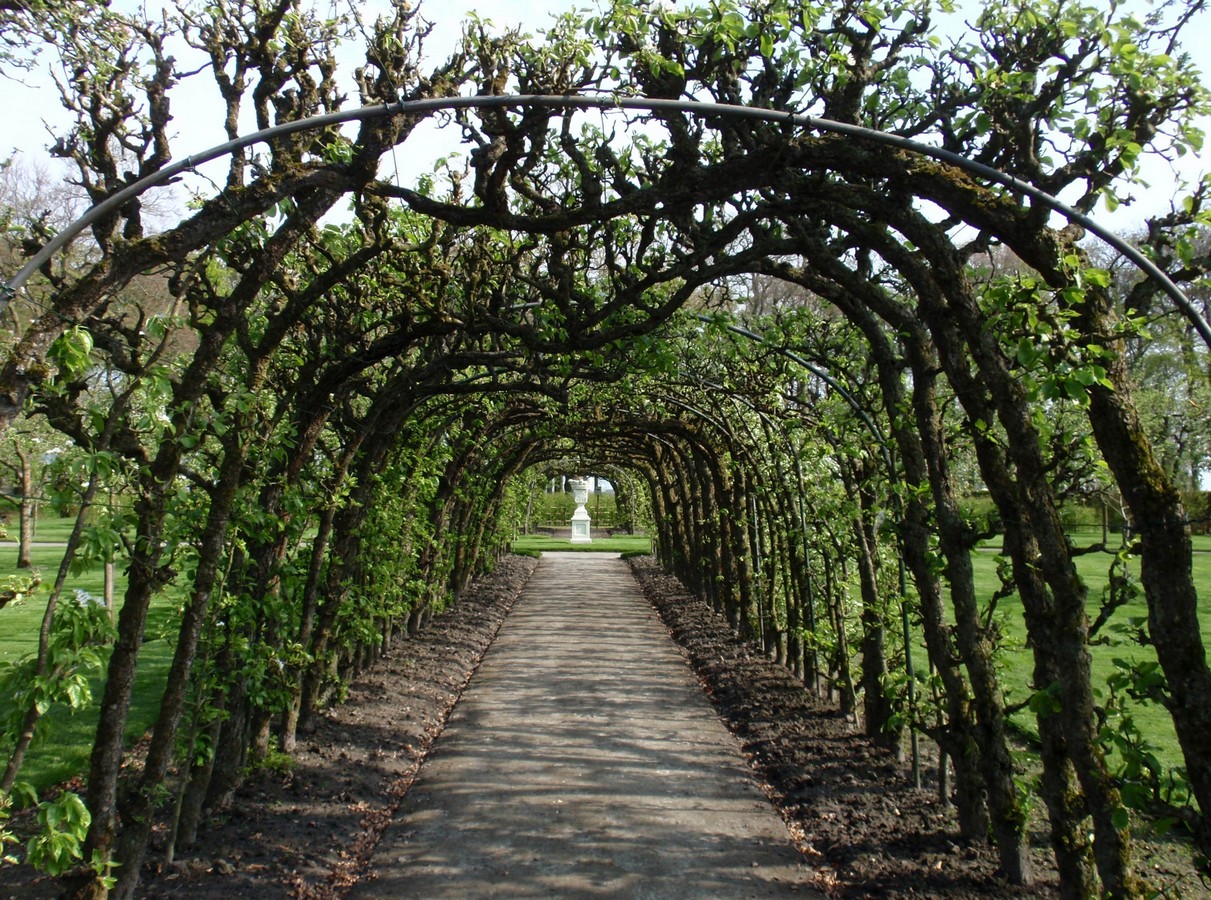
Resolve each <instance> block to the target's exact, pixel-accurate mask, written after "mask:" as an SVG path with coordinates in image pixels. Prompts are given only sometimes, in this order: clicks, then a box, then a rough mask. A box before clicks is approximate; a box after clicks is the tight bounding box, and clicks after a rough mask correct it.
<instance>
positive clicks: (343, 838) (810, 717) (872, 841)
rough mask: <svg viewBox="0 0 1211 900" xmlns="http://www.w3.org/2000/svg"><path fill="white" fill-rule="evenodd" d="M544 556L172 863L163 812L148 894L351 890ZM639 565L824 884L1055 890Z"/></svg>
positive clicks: (0, 882)
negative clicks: (999, 862)
mask: <svg viewBox="0 0 1211 900" xmlns="http://www.w3.org/2000/svg"><path fill="white" fill-rule="evenodd" d="M534 565H535V560H533V559H530V558H526V557H519V556H512V557H508V558H506V559H504V560H502V561H501V562H500V564H499V565H498V566H497V568H496V570H495V571H494V572H493V573H492V574H491V575H490V576H488V577H486V578H484V579H481V580H480V581H478V582H476V583H475V584H474V585H473V586H472V587H471V588H470V589H469V590H468V591H467V592H466V593H465V595H464V596H463V597H462V599H461V600H460V602H459V603H458V604H457V605H456V606H454V607H452V608H451V609H449V610H448V611H446V612H445V613H443V614H442V615H441V616H438V617H437V618H435V619H434V620H433V621H432V622H431V623H430V625H429V626H428V628H426V629H425V630H424V631H423V632H421V633H419V634H417V635H413V636H410V637H407V638H404V639H401V640H400V641H398V642H397V643H396V644H395V645H394V646H393V647H392V648H391V649H390V650H389V652H388V653H387V654H386V656H385V657H384V658H383V659H382V660H381V661H380V662H379V663H378V664H377V665H376V666H375V667H374V668H373V669H372V670H371V671H370V672H368V673H367V674H366V675H365V676H363V677H362V678H360V679H359V680H358V681H356V682H355V683H354V684H353V685H352V686H351V688H350V690H349V696H348V700H347V701H346V702H345V703H344V704H342V705H341V706H339V707H335V708H333V709H331V710H329V711H328V712H326V713H325V714H324V715H322V716H320V717H319V718H318V725H317V728H316V730H315V731H314V732H313V733H312V734H309V735H306V736H302V737H300V741H299V746H298V749H297V751H296V754H295V758H294V761H293V764H292V765H291V766H290V767H289V770H277V771H273V770H267V769H266V770H261V771H259V772H257V773H255V774H254V775H253V776H252V777H250V778H249V780H248V782H247V783H246V784H245V785H244V787H243V788H242V789H241V791H240V793H239V795H238V798H237V801H236V803H235V804H234V806H233V807H232V808H231V809H229V810H225V811H224V812H223V813H221V814H220V815H216V816H215V817H213V818H212V820H211V821H210V822H209V823H208V826H207V827H205V828H204V829H203V830H202V832H201V833H200V835H199V843H198V845H197V846H196V847H194V848H192V849H191V850H190V851H189V852H188V854H179V855H178V858H177V860H176V861H175V862H174V863H173V864H172V865H171V866H167V867H166V866H163V865H162V862H160V861H162V859H163V851H164V848H163V846H162V839H163V834H164V828H163V826H161V827H160V828H158V829H157V832H156V834H157V836H158V838H159V840H160V841H161V843H160V844H157V845H156V846H154V847H153V851H152V853H151V854H150V855H149V859H150V860H152V862H151V863H150V864H149V866H148V868H147V871H146V872H145V873H144V876H143V883H142V887H141V889H140V892H139V895H140V896H141V897H147V898H169V897H171V898H196V900H219V898H222V900H230V898H234V897H256V898H258V900H275V898H299V900H314V898H325V900H327V898H339V897H343V896H344V895H345V893H346V892H347V890H348V888H349V886H350V885H352V884H355V883H356V882H357V881H359V880H360V879H361V878H362V877H363V876H365V875H366V874H367V866H368V861H369V859H370V857H371V855H372V853H373V850H374V847H375V845H376V844H377V842H378V839H379V837H380V836H381V834H382V831H383V829H384V828H385V827H386V825H387V823H388V822H389V821H390V820H391V817H392V815H393V814H394V812H395V810H396V809H397V808H398V806H399V804H400V801H401V799H402V797H403V796H404V793H405V792H406V791H407V789H408V786H409V785H410V784H411V783H412V779H413V777H414V776H415V774H416V771H417V769H418V768H419V766H420V764H421V762H422V761H423V759H424V756H425V754H426V752H427V751H428V749H429V747H430V746H431V744H432V743H433V741H434V739H435V738H436V737H437V735H438V734H440V732H441V730H442V727H443V725H444V723H445V721H446V718H447V716H448V714H449V712H450V710H451V708H452V707H453V705H454V703H455V702H456V701H457V699H458V697H459V695H460V694H461V692H462V689H463V687H464V686H465V685H466V683H467V681H468V679H469V678H470V676H471V675H472V673H473V672H474V671H475V668H476V667H477V666H478V664H479V660H480V658H481V657H482V656H483V654H484V652H485V651H486V650H487V648H488V646H489V645H490V644H491V642H492V640H493V638H494V637H495V635H496V632H497V630H498V629H499V627H500V624H501V622H502V621H503V620H504V618H505V616H506V615H507V614H508V612H509V610H510V608H511V607H512V604H513V602H514V601H515V600H516V598H517V596H518V594H519V593H520V592H521V589H522V588H523V587H524V585H525V583H526V581H527V580H528V578H529V576H530V574H531V572H532V571H533V568H534ZM631 565H632V570H633V571H634V573H635V576H636V578H637V579H638V580H639V583H640V585H641V587H642V589H643V592H644V594H645V596H646V597H647V598H648V600H649V602H651V603H652V604H653V606H654V607H655V608H656V610H657V611H658V613H659V614H660V616H661V618H662V619H663V621H664V623H665V625H666V626H667V627H668V629H669V632H670V634H671V635H672V637H673V639H674V640H675V641H676V642H677V643H678V644H679V645H680V646H681V647H682V648H683V649H684V651H685V652H686V654H687V656H688V658H689V660H690V662H691V663H692V665H693V666H694V668H695V670H696V671H697V673H698V675H699V678H700V680H701V681H702V684H703V687H704V689H705V690H706V691H707V693H708V694H709V695H710V697H711V699H712V702H713V703H714V704H715V707H716V709H717V710H718V711H719V714H720V716H721V717H722V718H723V720H724V721H725V722H726V723H727V725H728V727H729V728H731V729H732V731H733V732H734V733H735V734H736V735H737V736H738V737H739V738H740V740H741V741H742V742H743V746H744V750H745V753H746V755H747V756H748V759H749V762H750V764H751V765H752V766H753V768H754V769H755V771H756V772H757V774H758V776H759V777H760V779H761V780H762V781H763V783H764V786H765V789H766V791H767V793H768V794H769V796H770V798H771V800H772V801H773V802H774V804H775V805H776V806H777V808H778V809H779V810H780V812H781V813H782V815H783V818H784V819H785V820H786V822H787V824H788V827H789V829H790V831H791V834H792V835H793V836H794V837H795V839H796V841H797V842H798V844H799V846H800V849H801V850H802V851H803V853H804V856H805V859H806V861H807V863H808V864H809V865H810V866H811V868H812V869H813V870H814V871H815V872H816V873H817V876H816V885H815V886H816V887H818V888H819V889H820V890H822V891H824V892H825V893H827V894H828V895H829V896H832V897H872V896H889V897H947V898H959V897H977V896H979V897H983V898H1008V897H1036V896H1037V897H1051V896H1055V895H1056V883H1055V880H1054V873H1053V871H1052V869H1051V867H1050V862H1049V853H1048V852H1047V851H1046V847H1045V843H1044V839H1043V838H1042V836H1040V837H1039V839H1038V840H1036V848H1037V849H1036V850H1035V855H1034V862H1035V868H1036V873H1039V875H1040V883H1039V884H1038V885H1036V886H1035V887H1034V888H1032V889H1029V890H1027V889H1021V888H1013V887H1010V886H1008V885H1006V884H1005V883H1004V882H1002V881H1000V880H998V878H997V876H996V860H995V856H994V854H993V852H992V850H991V848H990V847H988V846H985V845H965V844H964V843H963V842H962V841H961V840H960V839H959V838H958V836H957V831H956V829H955V823H954V817H953V815H952V813H951V811H950V810H948V809H946V808H943V807H942V806H941V805H940V804H939V802H938V800H937V797H936V790H935V791H930V790H920V789H914V788H913V787H912V784H911V780H910V778H909V775H908V772H907V766H906V765H905V764H904V763H903V762H902V761H898V760H897V759H895V757H894V756H893V755H891V754H889V753H887V752H886V751H884V750H881V749H879V748H876V747H875V746H873V745H872V744H871V743H870V742H869V741H868V740H866V739H865V738H864V737H863V736H862V735H861V734H859V733H857V732H856V729H855V726H854V725H853V723H852V722H849V721H847V720H846V719H845V718H844V717H842V716H840V715H839V714H838V713H837V710H836V708H835V707H834V706H831V705H829V704H828V703H826V702H825V701H823V700H821V699H819V698H816V697H814V696H813V695H811V694H809V693H807V692H806V691H805V690H804V689H803V687H802V686H801V685H800V684H799V683H798V682H797V681H796V680H795V678H794V677H793V676H792V675H791V674H790V673H789V672H788V671H787V670H786V669H784V668H782V667H781V666H779V665H776V664H774V663H772V662H770V661H769V660H767V659H766V658H764V657H763V656H762V655H761V654H760V653H759V652H756V651H754V649H753V648H751V647H749V646H747V645H745V644H743V643H741V642H740V641H738V640H737V639H736V638H735V637H734V636H733V635H732V633H731V630H730V628H729V627H728V626H727V623H726V622H724V621H723V620H722V619H721V618H720V617H718V616H716V615H714V614H713V613H712V612H711V610H710V608H709V607H708V606H707V605H706V604H704V603H702V602H700V601H698V600H697V599H695V598H693V597H691V596H689V595H688V594H687V593H686V591H685V589H684V588H683V587H682V586H681V584H680V583H679V582H678V581H677V580H676V579H673V578H671V577H669V576H667V575H666V574H664V573H663V572H662V571H661V570H660V569H659V567H658V566H657V565H656V564H655V563H654V562H653V561H652V560H651V559H650V557H645V558H640V559H637V560H633V561H632V563H631ZM1141 849H1143V848H1141ZM1141 856H1142V857H1144V859H1143V860H1142V861H1141V869H1143V870H1145V872H1148V873H1149V874H1151V876H1152V877H1153V878H1154V879H1155V880H1156V881H1158V882H1159V883H1161V884H1165V883H1168V884H1170V885H1172V884H1173V882H1174V881H1179V882H1185V884H1186V885H1189V884H1190V883H1191V882H1190V881H1187V880H1186V877H1187V876H1188V875H1189V870H1188V869H1187V870H1186V871H1184V872H1180V873H1179V872H1175V871H1174V870H1173V869H1172V868H1171V866H1170V865H1169V864H1168V863H1167V862H1166V860H1171V859H1172V858H1173V854H1172V853H1159V854H1157V855H1153V854H1152V853H1151V852H1148V853H1141ZM28 874H29V873H28V871H27V870H26V869H25V868H24V867H14V866H9V867H0V897H13V898H21V900H24V898H27V897H50V896H53V895H54V883H53V882H51V881H49V880H42V881H34V882H30V881H29V880H28ZM23 876H24V877H23ZM1195 884H1197V882H1195ZM1195 892H1197V888H1195ZM1175 895H1178V896H1180V895H1181V893H1180V892H1178V893H1175ZM1186 895H1187V896H1193V895H1194V894H1192V893H1186Z"/></svg>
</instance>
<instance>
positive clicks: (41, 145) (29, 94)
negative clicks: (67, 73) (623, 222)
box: [0, 0, 1211, 231]
mask: <svg viewBox="0 0 1211 900" xmlns="http://www.w3.org/2000/svg"><path fill="white" fill-rule="evenodd" d="M144 2H146V3H147V4H148V5H149V6H152V7H155V6H158V5H159V2H160V0H112V3H113V6H114V7H115V8H117V9H121V10H129V9H132V8H134V7H136V6H142V5H143V4H144ZM326 2H331V3H332V5H333V6H335V7H337V8H341V7H343V6H347V5H348V4H349V3H350V2H351V0H318V4H319V5H320V8H321V9H322V8H323V4H324V3H326ZM970 2H974V0H970ZM1140 2H1141V3H1142V2H1144V0H1140ZM598 4H599V0H422V2H421V4H420V8H421V14H422V15H423V16H424V17H426V18H428V19H430V20H431V21H433V23H434V32H433V35H432V37H431V39H430V41H429V44H428V47H429V61H430V63H436V62H438V61H439V60H440V59H442V58H444V57H445V55H446V54H447V53H448V52H449V51H450V50H451V49H452V48H453V46H454V44H455V42H456V40H457V38H458V35H459V32H460V29H461V26H462V22H463V21H464V19H465V18H466V17H467V13H468V12H469V11H470V10H479V11H480V13H481V15H482V16H484V17H486V18H489V19H491V20H492V21H493V22H494V23H495V24H497V25H500V26H506V25H513V24H521V25H523V27H524V28H526V29H527V30H529V31H531V32H537V31H538V30H539V29H541V28H543V27H545V26H546V25H547V24H549V23H550V22H551V20H552V17H553V16H554V15H555V14H557V13H559V12H562V11H566V10H568V9H573V8H588V9H596V8H597V6H598ZM358 5H359V8H360V9H361V10H362V12H363V15H364V17H365V18H366V19H367V20H373V18H374V15H375V13H376V11H377V10H378V9H385V8H386V7H387V4H386V3H385V2H383V0H359V2H358ZM1186 46H1187V48H1188V49H1190V50H1191V51H1192V52H1193V53H1194V56H1195V60H1196V62H1198V63H1200V65H1201V67H1202V68H1203V70H1204V71H1208V72H1211V13H1204V14H1202V16H1201V18H1200V19H1197V20H1195V22H1194V27H1193V28H1192V29H1191V31H1190V36H1189V38H1188V39H1187V42H1186ZM355 63H356V61H354V62H353V63H351V64H350V65H349V71H352V66H353V64H355ZM27 82H28V83H22V82H19V81H15V80H12V79H6V78H0V108H3V109H4V110H5V122H4V127H3V130H2V132H0V160H2V159H5V158H7V157H8V156H10V155H12V154H13V153H16V154H17V155H18V157H19V158H20V159H21V160H22V161H23V162H24V163H26V164H34V165H39V166H44V167H47V168H49V169H51V171H52V172H53V171H57V169H56V166H58V165H61V164H58V163H56V162H55V161H53V160H51V159H50V158H49V156H48V154H47V152H46V148H47V147H48V146H49V145H50V144H51V143H52V142H53V140H52V138H51V137H50V136H49V135H48V132H47V126H48V125H50V126H51V127H52V128H53V127H56V126H57V127H63V125H64V124H65V123H66V121H67V119H66V115H65V114H64V113H63V112H62V110H61V109H60V107H59V100H58V93H57V90H56V88H55V87H54V86H53V84H52V83H51V82H50V81H49V79H48V78H47V77H46V76H45V75H42V76H34V77H30V78H28V79H27ZM192 84H194V85H196V87H191V86H190V85H189V83H187V84H186V85H185V86H184V87H183V88H181V89H178V91H180V93H182V94H184V96H180V95H178V96H177V99H176V100H175V101H174V110H175V116H176V118H175V119H174V122H173V127H174V128H175V129H176V131H177V135H176V136H175V139H174V142H173V150H174V152H175V153H176V154H177V157H178V158H181V157H184V156H186V155H189V154H194V153H198V152H200V151H202V150H205V149H207V148H209V147H211V146H214V145H216V144H218V143H220V142H222V141H223V140H224V139H225V138H224V135H223V133H222V131H221V127H220V123H221V113H220V112H219V111H218V104H217V102H216V92H215V90H214V88H213V82H212V81H210V79H209V76H208V75H207V74H206V73H203V74H201V75H199V76H196V77H195V78H194V79H193V80H192ZM174 93H177V92H175V91H174ZM1207 130H1208V131H1209V132H1211V121H1209V122H1208V124H1207ZM413 141H414V143H410V144H409V147H408V149H409V150H412V152H408V153H405V152H403V150H402V149H401V151H400V152H399V153H397V154H396V155H395V158H394V159H393V160H391V161H389V162H388V163H387V164H388V165H393V166H395V167H396V169H397V172H396V173H394V174H396V176H397V177H398V178H399V179H400V180H401V181H402V182H403V183H413V181H414V180H415V178H416V177H417V176H418V175H420V174H422V173H423V172H425V171H428V170H430V169H431V168H432V162H433V160H434V159H436V158H437V157H438V156H441V155H444V154H446V153H449V152H452V151H457V150H458V149H459V148H458V145H457V141H456V138H455V136H454V135H453V134H452V133H450V132H449V130H448V129H447V131H446V133H443V134H438V133H435V132H433V133H428V134H426V135H425V136H424V139H423V141H416V139H415V138H414V139H413ZM420 146H423V147H424V148H425V151H426V152H425V153H423V154H418V153H416V152H415V151H414V150H413V148H416V147H420ZM1209 152H1211V145H1209ZM1208 169H1211V165H1204V164H1203V163H1202V161H1201V160H1198V159H1194V158H1187V159H1186V160H1185V161H1184V162H1183V172H1184V173H1185V174H1187V175H1199V174H1202V172H1204V171H1206V170H1208ZM223 171H224V170H223V168H222V166H221V165H220V164H213V167H212V169H211V170H209V171H208V174H210V175H211V177H212V178H216V179H222V177H223ZM384 174H391V173H387V172H384ZM1147 177H1148V179H1149V180H1150V182H1151V184H1152V189H1151V190H1146V191H1142V192H1140V191H1137V199H1138V202H1137V203H1136V204H1134V205H1133V206H1131V207H1124V208H1121V209H1120V210H1119V211H1118V212H1117V213H1115V214H1114V215H1113V216H1107V215H1106V214H1105V213H1099V218H1102V217H1105V218H1106V220H1107V223H1108V224H1109V225H1110V227H1112V228H1115V229H1116V230H1119V231H1127V230H1130V229H1131V228H1132V227H1134V226H1135V225H1137V224H1138V223H1139V222H1141V221H1142V220H1143V218H1144V217H1145V216H1146V215H1148V214H1155V213H1157V212H1163V211H1164V207H1165V204H1166V203H1167V200H1168V196H1169V194H1170V193H1171V190H1170V189H1171V187H1172V184H1173V179H1174V176H1173V173H1172V172H1171V171H1170V170H1169V169H1168V168H1167V167H1166V166H1164V165H1163V164H1156V165H1153V166H1151V167H1150V169H1149V170H1148V175H1147ZM200 188H201V189H202V190H203V191H204V192H206V188H205V186H204V185H202V186H200Z"/></svg>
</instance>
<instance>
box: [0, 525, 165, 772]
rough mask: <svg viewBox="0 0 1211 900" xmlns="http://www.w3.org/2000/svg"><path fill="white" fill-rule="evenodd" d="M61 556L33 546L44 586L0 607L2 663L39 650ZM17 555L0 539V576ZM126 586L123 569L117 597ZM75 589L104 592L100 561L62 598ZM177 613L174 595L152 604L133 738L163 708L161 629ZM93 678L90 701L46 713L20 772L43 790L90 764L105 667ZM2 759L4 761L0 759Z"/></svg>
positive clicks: (0, 700) (0, 703)
mask: <svg viewBox="0 0 1211 900" xmlns="http://www.w3.org/2000/svg"><path fill="white" fill-rule="evenodd" d="M69 529H70V525H69V526H68V529H63V528H61V527H54V528H51V529H49V530H50V531H51V533H61V534H63V536H64V537H65V536H66V530H69ZM62 558H63V550H62V548H60V547H35V548H34V551H33V561H34V565H35V567H37V568H38V569H39V570H40V571H41V573H42V581H43V586H42V587H41V589H40V590H39V591H38V592H37V594H36V595H35V596H33V597H32V598H30V599H29V600H27V601H25V602H23V603H20V604H9V605H8V606H6V607H4V608H3V609H0V664H2V663H6V662H14V661H16V660H18V659H21V658H23V657H26V656H29V655H31V654H33V653H35V652H37V649H38V630H39V628H40V627H41V623H42V616H43V613H44V612H45V611H46V598H47V593H48V590H49V586H50V585H51V584H52V583H53V582H54V579H55V576H56V574H57V572H58V567H59V562H60V561H61V560H62ZM15 561H16V549H15V547H12V546H4V545H0V577H5V576H8V575H11V574H14V573H17V572H19V571H20V570H18V569H16V568H15V567H14V563H15ZM125 587H126V585H125V577H124V576H123V574H122V573H121V572H120V571H119V572H118V574H117V584H116V594H117V596H118V602H119V603H120V602H121V597H122V593H123V591H124V590H125ZM75 589H80V590H84V591H87V592H88V593H89V594H92V595H93V596H94V597H100V596H101V595H102V593H103V591H102V574H101V569H100V567H98V568H96V569H95V570H92V571H86V572H82V573H80V574H79V575H73V576H70V577H69V578H68V581H67V586H66V589H65V594H64V600H66V599H67V598H69V597H71V596H72V591H73V590H75ZM173 617H174V609H173V604H172V602H171V601H169V600H167V599H161V600H159V601H158V602H157V604H156V605H155V606H153V609H152V616H151V621H150V622H149V623H148V628H147V641H146V643H144V644H143V648H142V652H141V654H140V658H139V673H138V678H137V681H136V683H135V695H134V700H133V704H132V708H131V713H130V720H129V723H128V726H127V735H128V738H129V739H130V740H132V741H133V740H135V739H137V738H138V737H139V736H141V735H142V734H143V733H144V732H146V731H147V729H148V728H150V727H151V725H152V723H153V722H154V721H155V716H156V713H157V711H158V709H159V703H160V691H161V689H162V686H163V684H164V680H165V679H166V678H167V675H168V667H169V665H170V663H171V661H172V648H171V646H170V644H169V642H168V641H167V640H165V639H164V637H163V634H164V633H165V632H166V631H167V630H168V629H167V627H166V626H168V624H169V620H170V619H171V618H173ZM90 683H91V685H92V692H93V703H92V704H91V705H90V706H89V707H87V708H85V709H82V710H80V711H78V712H75V713H72V712H71V711H70V710H68V709H67V708H52V709H51V710H50V712H48V713H47V715H46V719H45V721H44V723H43V724H42V732H41V736H40V737H39V738H38V740H37V741H36V743H35V745H34V747H33V748H32V749H31V750H30V753H29V756H28V757H27V758H26V761H25V766H24V768H23V769H22V770H21V774H20V776H19V778H20V779H21V780H22V781H28V782H30V783H31V784H33V785H34V786H35V787H37V788H38V789H39V790H41V789H42V788H45V787H48V786H50V785H53V784H57V783H59V782H61V781H63V780H65V779H67V778H70V777H72V776H74V775H76V774H79V773H80V772H82V771H84V770H85V769H86V768H87V765H88V754H89V752H90V750H91V748H92V742H93V734H94V732H95V731H96V724H97V707H98V704H99V702H100V696H101V688H102V684H103V673H101V672H97V673H94V674H93V675H92V677H91V678H90ZM8 699H9V698H8V697H0V714H3V707H4V704H6V703H7V702H8ZM2 762H3V761H0V764H2Z"/></svg>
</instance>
